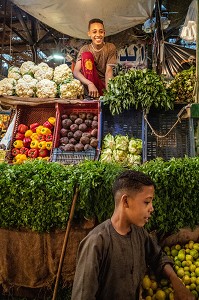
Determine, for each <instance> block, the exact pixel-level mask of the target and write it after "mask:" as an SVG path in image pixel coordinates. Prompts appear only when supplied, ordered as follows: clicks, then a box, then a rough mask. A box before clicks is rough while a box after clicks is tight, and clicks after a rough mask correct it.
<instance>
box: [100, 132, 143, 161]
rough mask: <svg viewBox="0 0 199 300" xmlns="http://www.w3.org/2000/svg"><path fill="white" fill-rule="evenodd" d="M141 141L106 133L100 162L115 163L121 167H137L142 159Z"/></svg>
mask: <svg viewBox="0 0 199 300" xmlns="http://www.w3.org/2000/svg"><path fill="white" fill-rule="evenodd" d="M141 153H142V140H141V139H137V138H133V137H132V138H129V137H128V136H127V135H126V136H123V135H120V134H117V135H115V136H113V135H111V134H110V133H108V134H107V135H106V136H105V137H104V139H103V141H102V151H101V155H100V161H102V162H116V163H119V164H122V165H127V166H132V165H139V164H140V163H141V160H142V157H141Z"/></svg>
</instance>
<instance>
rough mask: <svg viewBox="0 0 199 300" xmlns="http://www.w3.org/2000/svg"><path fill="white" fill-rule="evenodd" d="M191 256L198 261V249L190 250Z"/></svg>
mask: <svg viewBox="0 0 199 300" xmlns="http://www.w3.org/2000/svg"><path fill="white" fill-rule="evenodd" d="M190 255H191V256H193V258H194V259H197V258H198V256H199V253H198V250H196V249H192V250H190Z"/></svg>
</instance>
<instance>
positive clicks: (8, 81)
mask: <svg viewBox="0 0 199 300" xmlns="http://www.w3.org/2000/svg"><path fill="white" fill-rule="evenodd" d="M15 85H16V80H15V79H13V78H4V79H2V80H1V81H0V96H12V95H14V93H15Z"/></svg>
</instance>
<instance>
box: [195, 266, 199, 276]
mask: <svg viewBox="0 0 199 300" xmlns="http://www.w3.org/2000/svg"><path fill="white" fill-rule="evenodd" d="M195 274H196V276H197V277H199V267H196V269H195Z"/></svg>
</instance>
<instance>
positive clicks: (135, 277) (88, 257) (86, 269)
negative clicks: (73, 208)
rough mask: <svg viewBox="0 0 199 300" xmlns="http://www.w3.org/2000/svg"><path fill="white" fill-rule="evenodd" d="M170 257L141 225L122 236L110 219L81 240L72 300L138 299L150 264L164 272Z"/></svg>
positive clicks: (156, 269) (157, 270) (158, 270)
mask: <svg viewBox="0 0 199 300" xmlns="http://www.w3.org/2000/svg"><path fill="white" fill-rule="evenodd" d="M165 263H171V264H172V262H171V260H170V259H169V258H168V257H167V256H166V255H165V254H164V253H163V252H162V250H161V248H160V247H159V246H158V245H157V244H156V243H155V241H154V240H153V239H152V237H151V236H150V235H149V234H148V233H147V232H146V230H144V229H143V228H141V227H137V226H135V225H132V226H131V232H130V233H129V234H127V235H125V236H123V235H120V234H119V233H117V232H116V231H115V229H114V228H113V226H112V224H111V221H110V220H107V221H105V222H103V223H102V224H100V225H98V226H97V227H95V228H94V229H93V230H92V231H91V232H90V233H89V234H88V235H87V236H86V237H85V238H84V239H83V241H82V242H81V243H80V246H79V250H78V255H77V267H76V273H75V278H74V283H73V291H72V298H71V300H94V299H95V300H124V299H125V300H138V299H139V290H140V284H141V280H142V279H143V277H144V274H145V272H146V268H147V265H150V266H151V267H152V268H153V269H154V270H155V271H156V272H161V270H162V268H163V266H164V264H165Z"/></svg>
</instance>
